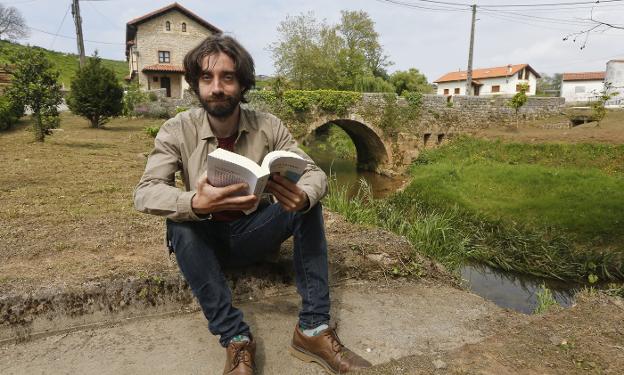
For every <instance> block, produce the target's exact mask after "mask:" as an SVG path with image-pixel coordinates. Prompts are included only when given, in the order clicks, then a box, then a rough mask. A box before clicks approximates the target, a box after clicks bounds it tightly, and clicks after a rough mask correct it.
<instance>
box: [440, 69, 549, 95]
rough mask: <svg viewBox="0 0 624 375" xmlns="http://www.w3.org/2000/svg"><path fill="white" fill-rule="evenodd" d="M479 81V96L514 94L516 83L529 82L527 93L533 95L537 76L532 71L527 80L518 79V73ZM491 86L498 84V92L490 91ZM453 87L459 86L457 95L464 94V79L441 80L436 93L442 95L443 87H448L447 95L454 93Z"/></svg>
mask: <svg viewBox="0 0 624 375" xmlns="http://www.w3.org/2000/svg"><path fill="white" fill-rule="evenodd" d="M478 81H479V82H481V83H483V85H482V86H481V89H480V90H479V96H491V95H514V94H515V93H516V85H518V84H520V83H528V84H529V92H527V95H535V89H536V86H537V77H535V75H534V74H533V73H530V75H529V79H528V80H518V73H517V72H516V74H514V75H513V76H509V77H496V78H485V79H484V78H481V79H478ZM492 86H500V92H495V93H493V92H492ZM455 88H459V89H460V91H459V95H465V94H466V81H455V82H442V83H438V92H437V94H438V95H444V89H449V95H456V94H454V90H455Z"/></svg>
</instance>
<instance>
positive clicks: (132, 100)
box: [123, 82, 149, 116]
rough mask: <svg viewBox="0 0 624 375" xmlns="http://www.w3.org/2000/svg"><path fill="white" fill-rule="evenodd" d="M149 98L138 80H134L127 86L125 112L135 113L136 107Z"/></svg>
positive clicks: (128, 113)
mask: <svg viewBox="0 0 624 375" xmlns="http://www.w3.org/2000/svg"><path fill="white" fill-rule="evenodd" d="M148 100H149V98H148V96H147V94H146V93H145V92H143V91H141V87H140V86H139V84H138V83H137V82H132V83H131V84H130V85H128V86H127V88H126V91H125V93H124V97H123V114H124V116H129V115H131V114H132V113H134V111H135V109H136V108H137V107H138V106H139V105H140V104H143V103H146V102H147V101H148Z"/></svg>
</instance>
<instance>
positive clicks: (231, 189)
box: [191, 175, 258, 215]
mask: <svg viewBox="0 0 624 375" xmlns="http://www.w3.org/2000/svg"><path fill="white" fill-rule="evenodd" d="M247 188H248V186H247V184H244V183H240V184H235V185H230V186H225V187H214V186H212V185H210V183H208V177H206V175H204V176H203V177H202V178H201V179H200V180H199V181H198V182H197V185H196V191H197V193H195V195H194V196H193V200H192V201H191V207H192V208H193V211H194V212H195V213H196V214H200V215H205V214H211V213H214V212H219V211H244V210H248V209H250V208H252V207H253V206H254V205H255V204H256V203H257V202H258V197H256V196H255V195H240V194H241V193H244V192H245V191H246V190H247Z"/></svg>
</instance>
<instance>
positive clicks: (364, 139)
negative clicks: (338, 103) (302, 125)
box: [308, 118, 392, 173]
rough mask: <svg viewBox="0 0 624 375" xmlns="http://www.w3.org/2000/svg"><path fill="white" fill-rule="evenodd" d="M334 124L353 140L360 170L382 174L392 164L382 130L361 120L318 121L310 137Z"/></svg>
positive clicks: (310, 129) (309, 130)
mask: <svg viewBox="0 0 624 375" xmlns="http://www.w3.org/2000/svg"><path fill="white" fill-rule="evenodd" d="M332 124H333V125H336V126H338V127H340V128H341V129H342V130H344V131H345V133H347V135H348V136H349V138H351V141H352V142H353V144H354V145H355V149H356V152H357V167H358V169H362V170H367V171H373V172H377V173H380V172H382V171H384V170H385V169H386V166H387V165H389V164H390V163H391V162H392V153H391V151H390V149H389V147H387V146H386V144H385V143H384V141H383V138H382V132H381V130H379V129H376V128H375V127H373V126H371V125H368V124H366V123H365V122H364V121H363V120H362V119H359V118H351V119H346V118H338V119H331V118H323V119H318V120H317V121H316V122H315V123H314V124H313V125H312V126H310V128H309V129H308V136H309V135H312V134H314V133H315V132H316V131H317V130H319V129H323V128H326V127H329V126H331V125H332Z"/></svg>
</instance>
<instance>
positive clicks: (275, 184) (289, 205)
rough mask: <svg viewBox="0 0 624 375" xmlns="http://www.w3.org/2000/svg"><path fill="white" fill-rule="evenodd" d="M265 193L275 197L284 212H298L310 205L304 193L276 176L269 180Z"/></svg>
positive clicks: (288, 181) (291, 183)
mask: <svg viewBox="0 0 624 375" xmlns="http://www.w3.org/2000/svg"><path fill="white" fill-rule="evenodd" d="M267 191H268V192H269V193H271V194H273V195H274V196H275V198H276V199H277V201H278V202H279V203H280V204H281V205H282V207H284V209H285V210H286V211H292V212H294V211H300V210H302V209H303V208H306V207H308V205H309V204H310V199H309V198H308V194H306V192H305V191H303V190H301V189H300V188H299V187H298V186H297V185H296V184H294V183H293V182H291V181H290V180H289V179H287V178H284V177H282V176H280V175H277V174H276V175H273V177H272V178H271V179H270V180H269V183H268V184H267Z"/></svg>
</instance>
